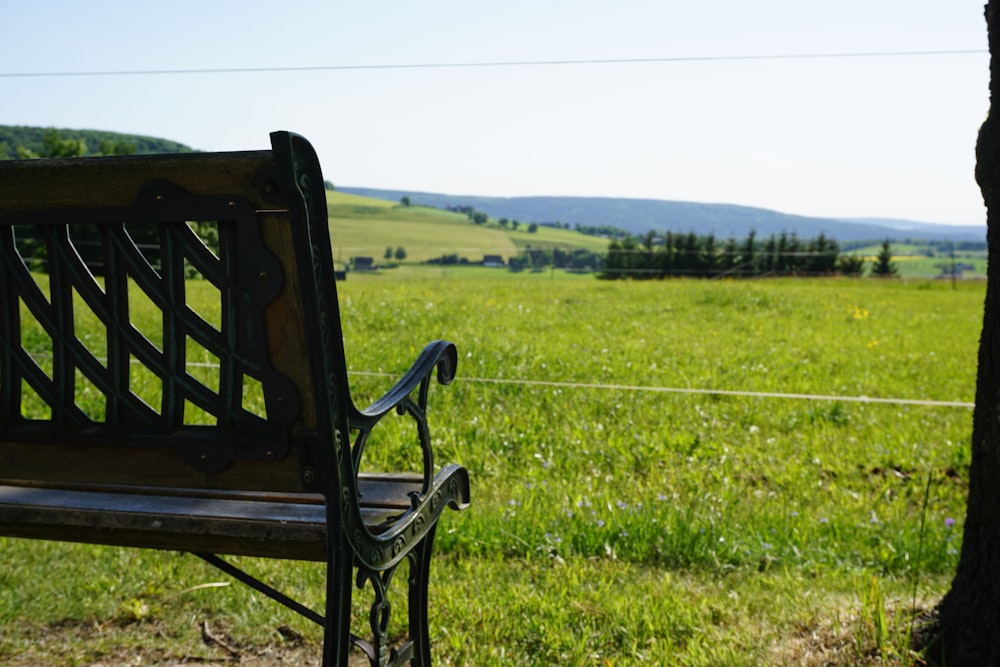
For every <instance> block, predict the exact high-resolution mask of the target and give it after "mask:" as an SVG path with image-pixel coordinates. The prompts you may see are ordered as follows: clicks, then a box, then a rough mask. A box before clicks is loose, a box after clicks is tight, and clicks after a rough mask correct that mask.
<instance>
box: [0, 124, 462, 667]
mask: <svg viewBox="0 0 1000 667" xmlns="http://www.w3.org/2000/svg"><path fill="white" fill-rule="evenodd" d="M206 239H208V242H207V243H206ZM192 276H196V277H197V279H194V280H192ZM205 294H208V298H207V301H208V304H209V305H207V306H206V305H205V296H204V295H205ZM196 295H200V296H197V298H196ZM456 361H457V355H456V351H455V347H454V346H453V345H452V344H450V343H448V342H445V341H435V342H432V343H430V344H429V345H427V346H426V347H425V348H424V350H423V352H422V353H421V354H420V355H419V356H418V358H417V359H416V361H415V363H414V364H413V366H412V367H411V368H410V369H409V370H408V371H407V372H406V373H405V374H404V375H403V376H402V378H401V379H400V380H399V381H398V382H397V383H396V384H395V385H394V386H393V387H392V388H391V389H390V390H389V391H388V392H386V393H385V395H383V396H382V397H381V398H379V399H378V400H376V401H375V402H374V403H373V404H372V405H371V406H370V407H368V408H366V409H358V408H357V407H355V405H354V403H353V402H352V399H351V395H350V387H349V384H348V378H347V365H346V361H345V354H344V346H343V340H342V335H341V323H340V314H339V310H338V301H337V287H336V284H335V281H334V267H333V262H332V257H331V247H330V236H329V231H328V219H327V209H326V195H325V192H324V181H323V176H322V173H321V171H320V167H319V162H318V160H317V159H316V154H315V153H314V151H313V149H312V147H311V146H310V145H309V144H308V142H306V141H305V140H304V139H303V138H302V137H299V136H297V135H294V134H290V133H287V132H276V133H274V134H272V135H271V150H268V151H253V152H234V153H194V154H185V155H155V156H130V157H101V158H81V159H73V160H31V161H9V162H0V535H5V536H9V537H16V538H37V539H52V540H66V541H75V542H87V543H96V544H108V545H117V546H127V547H141V548H153V549H169V550H179V551H186V552H191V553H194V554H197V555H199V556H200V557H202V558H204V559H205V560H207V561H208V562H210V563H212V564H213V565H216V566H218V567H220V568H222V569H224V570H225V571H226V572H228V573H230V574H232V575H233V576H235V577H237V578H238V579H239V580H240V581H243V582H244V583H248V584H249V585H251V586H253V587H254V588H256V589H257V590H259V591H261V592H263V593H265V594H267V595H268V596H270V597H272V598H274V599H276V600H277V601H279V602H281V603H282V604H285V605H286V606H288V607H290V608H291V609H293V610H295V611H296V612H298V613H301V614H303V615H305V616H306V617H308V618H310V619H312V620H314V621H316V622H317V623H319V624H321V625H322V626H323V628H324V645H323V665H325V666H331V665H345V664H347V660H348V652H349V649H350V648H351V646H352V645H354V646H356V647H360V648H361V649H362V650H363V651H364V652H365V653H366V654H367V656H368V659H369V661H370V663H371V664H372V665H397V664H402V663H405V662H411V663H412V664H415V665H428V664H429V661H430V645H429V633H428V624H427V582H428V573H429V566H430V559H431V545H432V542H433V538H434V532H435V529H436V526H437V522H438V518H439V516H440V515H441V513H442V512H443V509H444V507H445V506H451V507H453V508H459V509H460V508H464V507H465V506H466V505H467V504H468V502H469V480H468V475H467V473H466V471H465V469H464V468H461V467H459V466H456V465H446V466H443V467H440V468H438V467H436V466H435V462H434V457H433V453H432V449H431V436H430V431H429V428H428V422H427V409H428V408H427V401H428V391H429V388H430V385H431V384H432V379H434V378H435V376H436V379H437V381H438V382H440V383H442V384H447V383H448V382H450V381H451V380H452V378H453V377H454V373H455V365H456ZM388 415H396V417H394V418H396V419H405V420H413V422H415V425H416V428H415V429H412V428H411V429H410V432H415V433H416V436H414V438H413V439H414V440H415V442H413V443H412V449H413V451H414V452H415V457H416V464H415V465H414V466H413V468H414V469H413V470H410V471H408V472H407V471H403V472H395V473H392V474H389V473H384V474H375V473H366V472H361V471H362V469H363V466H362V454H363V452H364V449H365V445H366V442H367V441H368V438H369V435H370V434H371V433H372V430H373V429H374V428H375V427H376V425H378V424H379V422H380V421H381V420H382V419H383V418H384V417H386V416H388ZM404 445H406V446H409V445H407V444H406V443H404ZM18 545H19V542H18V540H11V541H9V543H8V546H7V547H6V548H8V549H17V548H18ZM220 555H249V556H264V557H273V558H287V559H296V560H314V561H321V562H325V563H326V567H327V585H326V591H325V600H326V608H325V610H323V612H322V613H320V612H317V611H314V610H311V609H308V608H306V607H305V606H303V605H302V604H300V603H299V602H297V601H295V600H293V599H291V598H289V597H287V596H285V595H283V594H281V593H279V592H278V591H276V590H274V589H273V588H271V587H270V586H268V585H267V584H265V583H263V582H261V581H259V580H257V579H255V578H254V577H252V576H251V575H249V574H247V573H245V572H243V571H241V570H239V569H237V568H235V567H234V566H233V565H232V564H231V562H230V561H226V560H223V559H222V558H221V557H220ZM403 562H407V563H408V567H409V576H408V584H407V585H408V591H407V595H408V608H409V618H408V623H409V632H408V639H407V640H406V641H405V642H403V643H402V644H401V645H399V646H395V647H390V646H389V641H388V637H387V634H388V631H387V628H388V623H389V616H390V606H389V601H388V600H387V598H386V597H385V596H386V589H387V588H388V586H389V583H390V582H391V580H392V575H393V572H394V571H395V570H396V568H397V566H398V565H400V564H401V563H403ZM355 577H356V579H355ZM355 583H356V585H357V586H358V587H359V588H365V587H367V586H368V585H370V586H371V587H372V591H371V594H372V595H373V599H374V602H373V603H372V607H371V614H370V626H371V636H370V640H368V641H363V640H361V639H359V638H358V637H356V636H353V635H352V634H351V617H350V610H351V599H352V588H353V586H354V585H355Z"/></svg>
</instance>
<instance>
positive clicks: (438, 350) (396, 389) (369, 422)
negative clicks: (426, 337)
mask: <svg viewBox="0 0 1000 667" xmlns="http://www.w3.org/2000/svg"><path fill="white" fill-rule="evenodd" d="M457 364H458V351H457V350H456V349H455V346H454V345H453V344H452V343H449V342H448V341H445V340H436V341H433V342H431V343H428V344H427V345H426V346H425V347H424V349H423V351H421V353H420V355H419V356H418V357H417V359H416V361H414V362H413V365H412V366H410V369H409V370H408V371H406V373H404V374H403V376H402V377H401V378H400V379H399V381H398V382H396V384H394V385H393V386H392V388H391V389H389V391H387V392H386V393H385V394H383V395H382V396H381V397H380V398H379V399H377V400H376V401H375V402H374V403H372V404H371V405H369V406H368V407H367V408H364V409H359V408H357V407H355V406H354V405H353V404H352V405H350V406H349V408H348V409H349V411H350V423H351V428H352V429H355V430H357V432H358V433H357V436H356V438H355V440H354V444H353V446H352V448H351V454H352V457H353V463H354V474H355V477H357V475H358V473H359V472H360V467H361V457H362V454H363V453H364V449H365V444H366V442H367V440H368V436H369V435H370V434H371V432H372V429H373V428H374V427H375V425H376V424H378V422H379V421H380V420H381V419H382V418H383V417H385V416H386V415H387V414H389V413H390V412H392V411H393V410H395V411H396V412H397V413H398V414H400V415H406V414H409V415H410V416H411V417H413V419H414V421H415V422H416V424H417V436H418V438H419V442H420V449H421V454H422V456H423V484H422V486H421V496H426V495H427V493H428V492H429V491H430V489H431V486H432V483H433V478H434V454H433V451H432V450H431V435H430V428H429V426H428V424H427V395H428V392H429V390H430V385H431V379H432V377H433V375H434V369H435V368H436V369H437V381H438V382H439V383H440V384H443V385H446V384H450V383H451V381H452V380H453V379H454V378H455V367H456V366H457ZM414 392H416V398H415V399H414V396H413V394H414Z"/></svg>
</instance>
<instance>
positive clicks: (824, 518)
mask: <svg viewBox="0 0 1000 667" xmlns="http://www.w3.org/2000/svg"><path fill="white" fill-rule="evenodd" d="M828 521H829V519H827V518H826V517H825V516H821V517H820V518H819V522H820V523H827V522H828Z"/></svg>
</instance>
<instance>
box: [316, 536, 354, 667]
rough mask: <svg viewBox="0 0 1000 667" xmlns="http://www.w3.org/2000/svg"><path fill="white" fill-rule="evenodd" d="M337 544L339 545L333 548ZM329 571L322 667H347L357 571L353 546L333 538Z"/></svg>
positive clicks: (329, 557)
mask: <svg viewBox="0 0 1000 667" xmlns="http://www.w3.org/2000/svg"><path fill="white" fill-rule="evenodd" d="M335 546H337V547H338V548H336V549H335V548H334V547H335ZM329 549H330V553H329V556H328V561H327V572H326V622H325V623H324V626H323V667H347V664H348V654H349V652H350V649H351V579H352V577H353V574H354V567H353V560H352V556H351V551H350V547H349V546H348V545H347V544H346V543H345V542H344V541H343V540H340V541H339V545H335V544H334V543H333V541H332V540H331V543H330V545H329Z"/></svg>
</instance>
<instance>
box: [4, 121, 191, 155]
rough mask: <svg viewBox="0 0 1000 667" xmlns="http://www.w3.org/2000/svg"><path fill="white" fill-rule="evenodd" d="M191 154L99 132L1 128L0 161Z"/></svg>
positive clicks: (164, 143)
mask: <svg viewBox="0 0 1000 667" xmlns="http://www.w3.org/2000/svg"><path fill="white" fill-rule="evenodd" d="M190 152H191V149H190V148H189V147H187V146H185V145H184V144H179V143H177V142H174V141H168V140H166V139H157V138H155V137H143V136H139V135H132V134H120V133H118V132H103V131H100V130H57V129H55V128H41V127H27V126H19V125H0V160H10V159H22V160H24V159H30V158H39V157H59V158H65V157H84V156H94V155H132V154H148V153H190Z"/></svg>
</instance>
